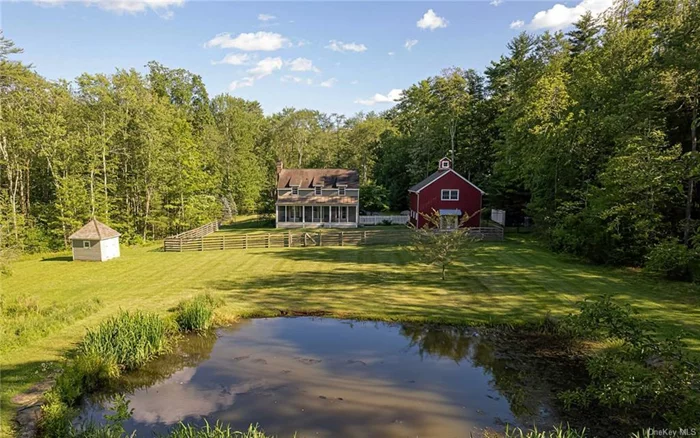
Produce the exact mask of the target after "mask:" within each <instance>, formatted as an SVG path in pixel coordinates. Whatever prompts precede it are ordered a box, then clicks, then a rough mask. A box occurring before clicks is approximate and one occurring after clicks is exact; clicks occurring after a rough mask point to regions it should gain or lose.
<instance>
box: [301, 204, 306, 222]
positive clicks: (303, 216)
mask: <svg viewBox="0 0 700 438" xmlns="http://www.w3.org/2000/svg"><path fill="white" fill-rule="evenodd" d="M304 225H306V207H304V206H303V205H302V206H301V226H302V227H303V226H304Z"/></svg>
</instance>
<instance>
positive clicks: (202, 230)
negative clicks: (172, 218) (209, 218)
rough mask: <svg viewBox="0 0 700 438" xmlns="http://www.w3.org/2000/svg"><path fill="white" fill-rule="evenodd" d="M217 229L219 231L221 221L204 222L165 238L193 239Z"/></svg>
mask: <svg viewBox="0 0 700 438" xmlns="http://www.w3.org/2000/svg"><path fill="white" fill-rule="evenodd" d="M216 231H219V221H214V222H209V223H208V224H204V225H202V226H201V227H197V228H193V229H191V230H187V231H183V232H182V233H180V234H176V235H174V236H170V237H166V238H165V239H166V240H167V239H192V238H195V237H204V236H206V235H208V234H211V233H214V232H216Z"/></svg>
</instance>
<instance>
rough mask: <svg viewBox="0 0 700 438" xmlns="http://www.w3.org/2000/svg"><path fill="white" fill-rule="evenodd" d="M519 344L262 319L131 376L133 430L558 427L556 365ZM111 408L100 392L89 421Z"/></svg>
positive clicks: (470, 334) (434, 329)
mask: <svg viewBox="0 0 700 438" xmlns="http://www.w3.org/2000/svg"><path fill="white" fill-rule="evenodd" d="M519 343H520V340H515V341H511V342H507V341H504V340H503V339H498V338H494V337H492V336H484V334H480V333H478V332H476V331H474V330H472V329H469V328H464V327H454V326H436V325H418V324H403V325H388V324H376V323H361V322H360V323H358V322H355V323H352V322H350V323H349V322H348V321H338V320H331V319H320V318H276V319H257V320H251V321H248V322H247V323H246V324H242V325H239V326H236V327H233V328H231V329H224V330H219V331H218V338H217V337H214V336H207V337H191V338H187V339H185V340H183V342H181V343H180V345H179V346H178V348H177V350H176V351H175V352H174V353H173V354H171V355H167V356H164V357H163V358H160V359H158V360H156V361H154V362H152V363H151V364H149V365H148V366H147V367H146V368H144V369H143V370H140V371H139V372H137V373H133V374H131V375H129V376H127V377H126V378H125V379H124V381H123V385H122V388H121V391H122V392H123V393H127V394H128V397H127V398H128V399H129V400H130V401H131V407H132V408H134V416H133V418H132V419H131V420H129V421H128V422H127V424H125V426H126V429H127V430H128V431H132V430H136V431H138V433H139V434H140V435H145V436H150V435H152V433H153V431H157V432H163V431H165V430H167V428H168V427H171V426H173V425H175V424H177V423H178V422H179V421H194V422H201V421H202V419H203V418H207V419H208V420H209V421H216V420H221V421H224V422H227V423H231V424H232V426H233V427H235V428H239V429H242V428H246V427H247V426H248V424H250V423H260V425H261V426H262V427H263V428H264V429H265V430H266V431H267V432H268V433H272V434H277V435H280V436H289V435H291V434H292V433H293V432H295V431H296V432H298V435H297V436H300V437H303V436H383V437H393V436H409V435H410V436H438V435H439V436H469V434H470V433H473V434H475V436H479V434H480V433H481V432H483V431H484V430H485V429H487V428H491V429H495V430H499V429H502V428H503V427H504V425H505V424H506V423H510V424H516V425H529V424H532V423H533V422H537V423H538V424H544V425H547V424H553V423H557V422H558V421H559V419H558V417H557V415H555V413H554V412H553V409H552V403H551V400H552V391H553V386H552V385H551V382H549V381H548V380H547V379H546V378H544V377H542V376H541V374H542V372H543V371H547V372H548V371H549V369H543V368H542V367H541V364H540V363H539V361H538V360H536V359H535V357H534V356H531V355H528V354H522V352H519V351H517V349H516V348H513V344H514V345H518V344H519ZM521 349H522V348H521ZM445 359H449V360H445ZM549 366H550V367H556V365H552V364H550V365H549ZM108 408H109V403H104V400H99V399H98V400H94V401H93V402H92V403H91V404H88V405H87V406H86V408H85V410H84V415H83V419H84V418H86V417H92V418H100V417H101V416H102V415H103V414H104V413H105V412H106V411H107V410H108Z"/></svg>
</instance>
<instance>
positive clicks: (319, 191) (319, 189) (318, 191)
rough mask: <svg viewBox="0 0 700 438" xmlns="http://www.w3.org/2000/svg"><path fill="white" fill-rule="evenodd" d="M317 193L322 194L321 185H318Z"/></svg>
mask: <svg viewBox="0 0 700 438" xmlns="http://www.w3.org/2000/svg"><path fill="white" fill-rule="evenodd" d="M315 193H316V194H317V195H320V194H321V186H316V192H315Z"/></svg>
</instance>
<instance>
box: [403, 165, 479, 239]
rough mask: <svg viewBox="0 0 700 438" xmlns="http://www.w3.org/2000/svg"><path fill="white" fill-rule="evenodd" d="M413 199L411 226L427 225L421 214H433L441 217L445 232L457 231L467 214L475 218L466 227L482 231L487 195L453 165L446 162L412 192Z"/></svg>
mask: <svg viewBox="0 0 700 438" xmlns="http://www.w3.org/2000/svg"><path fill="white" fill-rule="evenodd" d="M408 194H409V197H410V201H409V203H410V209H411V213H410V215H411V218H410V221H411V224H412V225H413V226H415V227H418V228H420V227H422V226H423V225H425V222H426V220H425V218H424V217H422V216H421V213H423V214H427V215H430V214H432V213H433V210H435V211H438V212H439V213H440V227H441V228H448V229H449V228H456V227H457V225H458V224H459V221H460V219H461V218H462V216H463V215H464V214H469V215H470V216H471V215H474V217H472V218H470V219H469V221H467V223H466V224H465V226H467V227H478V226H479V225H480V223H481V217H480V216H481V215H480V214H479V213H478V212H479V210H481V198H482V196H483V195H484V191H483V190H481V189H480V188H478V187H477V186H475V185H474V184H472V183H471V182H470V181H469V180H468V179H466V178H465V177H463V176H462V175H460V174H459V173H457V172H455V171H454V169H452V161H450V160H449V159H448V158H442V159H441V160H440V162H439V165H438V170H437V171H436V172H435V173H433V174H432V175H430V176H429V177H427V178H426V179H424V180H423V181H421V182H419V183H418V184H416V185H414V186H413V187H411V188H410V189H408Z"/></svg>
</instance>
